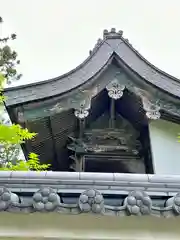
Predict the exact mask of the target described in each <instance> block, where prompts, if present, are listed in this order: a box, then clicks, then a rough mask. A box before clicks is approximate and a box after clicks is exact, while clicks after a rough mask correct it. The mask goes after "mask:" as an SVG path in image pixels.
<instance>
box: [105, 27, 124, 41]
mask: <svg viewBox="0 0 180 240" xmlns="http://www.w3.org/2000/svg"><path fill="white" fill-rule="evenodd" d="M122 36H123V31H122V30H120V31H118V32H117V31H116V29H115V28H111V30H110V31H108V30H107V29H105V30H104V31H103V38H104V39H106V38H120V39H121V38H122Z"/></svg>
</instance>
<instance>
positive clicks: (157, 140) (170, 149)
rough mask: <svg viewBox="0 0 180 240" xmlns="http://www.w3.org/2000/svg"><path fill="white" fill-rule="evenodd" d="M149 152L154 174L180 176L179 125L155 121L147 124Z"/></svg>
mask: <svg viewBox="0 0 180 240" xmlns="http://www.w3.org/2000/svg"><path fill="white" fill-rule="evenodd" d="M149 132H150V141H151V152H152V157H153V165H154V171H155V173H156V174H180V142H178V134H180V125H178V124H175V123H172V122H169V121H165V120H161V119H159V120H156V121H152V122H150V124H149Z"/></svg>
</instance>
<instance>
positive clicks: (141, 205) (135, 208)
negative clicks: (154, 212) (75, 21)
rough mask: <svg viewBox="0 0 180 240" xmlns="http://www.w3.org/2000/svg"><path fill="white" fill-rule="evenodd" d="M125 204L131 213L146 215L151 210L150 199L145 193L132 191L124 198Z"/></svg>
mask: <svg viewBox="0 0 180 240" xmlns="http://www.w3.org/2000/svg"><path fill="white" fill-rule="evenodd" d="M125 205H126V208H127V211H128V213H129V214H131V215H148V214H150V212H151V207H152V201H151V199H150V197H149V196H148V195H147V193H145V192H143V191H133V192H131V193H130V194H129V196H128V197H127V198H126V199H125Z"/></svg>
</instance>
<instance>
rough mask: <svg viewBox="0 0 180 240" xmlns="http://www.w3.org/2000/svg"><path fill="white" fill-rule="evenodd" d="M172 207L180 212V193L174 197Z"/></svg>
mask: <svg viewBox="0 0 180 240" xmlns="http://www.w3.org/2000/svg"><path fill="white" fill-rule="evenodd" d="M172 208H173V210H174V211H175V212H176V213H177V214H180V193H177V194H176V196H175V197H174V198H173V204H172Z"/></svg>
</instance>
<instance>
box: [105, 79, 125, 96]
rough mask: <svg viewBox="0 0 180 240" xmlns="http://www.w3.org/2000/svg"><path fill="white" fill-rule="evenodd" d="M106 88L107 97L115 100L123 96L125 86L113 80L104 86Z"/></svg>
mask: <svg viewBox="0 0 180 240" xmlns="http://www.w3.org/2000/svg"><path fill="white" fill-rule="evenodd" d="M106 89H107V91H108V95H109V97H110V98H113V99H115V100H117V99H119V98H121V97H122V96H123V91H124V89H125V86H124V85H121V84H119V82H118V81H117V80H113V81H112V82H110V83H109V84H108V85H107V86H106Z"/></svg>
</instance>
